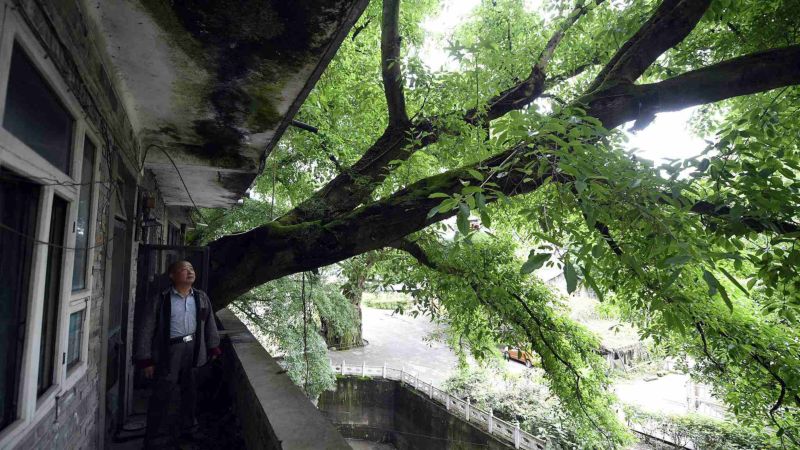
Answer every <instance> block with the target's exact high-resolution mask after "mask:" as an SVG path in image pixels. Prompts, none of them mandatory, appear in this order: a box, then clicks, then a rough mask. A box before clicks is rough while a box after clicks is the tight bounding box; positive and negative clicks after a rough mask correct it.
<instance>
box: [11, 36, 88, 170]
mask: <svg viewBox="0 0 800 450" xmlns="http://www.w3.org/2000/svg"><path fill="white" fill-rule="evenodd" d="M6 92H7V94H6V110H5V116H4V117H3V127H4V128H5V129H6V130H8V131H9V132H11V134H13V135H14V136H16V137H17V139H19V140H21V141H22V142H24V143H25V144H26V145H28V147H30V148H32V149H33V150H34V151H36V153H38V154H40V155H42V157H43V158H44V159H46V160H47V161H49V162H50V163H51V164H53V165H54V166H56V167H57V168H59V169H60V170H61V171H63V172H64V173H66V174H69V169H70V162H71V161H72V151H71V150H72V130H73V123H74V120H73V118H72V116H71V115H70V113H69V111H67V109H66V108H65V107H64V105H63V104H62V103H61V101H60V100H59V99H58V96H56V94H55V92H53V89H51V88H50V86H49V85H48V83H47V81H46V80H45V79H44V77H42V75H41V74H40V73H39V71H38V70H37V69H36V66H34V65H33V62H32V61H31V60H30V58H28V55H26V54H25V51H24V50H22V47H20V46H19V44H16V43H15V44H14V50H13V52H12V54H11V70H10V73H9V76H8V89H7V90H6Z"/></svg>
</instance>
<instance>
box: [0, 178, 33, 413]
mask: <svg viewBox="0 0 800 450" xmlns="http://www.w3.org/2000/svg"><path fill="white" fill-rule="evenodd" d="M39 193H40V189H39V186H36V185H35V184H33V183H29V182H27V181H26V180H24V179H22V178H20V177H18V176H16V175H14V174H13V173H11V172H9V171H7V170H3V169H1V168H0V223H2V227H0V286H2V289H0V355H2V357H0V429H3V428H5V427H6V426H7V425H8V424H10V423H11V422H13V421H14V420H15V419H16V418H17V404H18V396H19V384H20V365H21V361H22V351H23V348H24V331H25V319H26V305H27V300H28V284H29V283H28V281H29V280H30V273H31V261H32V259H33V248H34V245H33V240H32V239H25V238H23V237H21V236H20V234H24V235H28V236H32V235H34V234H35V229H36V212H37V209H38V203H39ZM12 230H13V231H12Z"/></svg>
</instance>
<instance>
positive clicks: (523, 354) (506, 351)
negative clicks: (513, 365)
mask: <svg viewBox="0 0 800 450" xmlns="http://www.w3.org/2000/svg"><path fill="white" fill-rule="evenodd" d="M503 358H505V359H507V360H509V359H513V360H514V361H518V362H521V363H522V364H525V367H528V368H530V367H533V355H532V354H531V353H530V352H528V351H527V350H520V349H519V348H518V347H511V346H508V345H507V346H505V347H503Z"/></svg>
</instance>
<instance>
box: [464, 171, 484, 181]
mask: <svg viewBox="0 0 800 450" xmlns="http://www.w3.org/2000/svg"><path fill="white" fill-rule="evenodd" d="M467 173H469V174H470V175H472V178H475V179H476V180H478V181H483V174H482V173H480V172H478V171H477V170H475V169H467Z"/></svg>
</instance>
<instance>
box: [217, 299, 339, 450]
mask: <svg viewBox="0 0 800 450" xmlns="http://www.w3.org/2000/svg"><path fill="white" fill-rule="evenodd" d="M217 317H218V318H219V320H220V322H221V324H222V327H223V330H222V331H221V334H222V335H223V339H222V341H223V342H222V347H223V352H224V353H223V361H224V365H225V377H226V383H227V384H228V389H229V390H230V392H231V397H232V399H233V401H234V403H235V406H234V409H235V411H236V415H237V416H238V418H239V422H240V423H241V427H242V434H243V437H244V441H245V444H246V445H247V448H249V449H276V450H277V449H281V450H300V449H303V450H312V449H326V450H338V449H343V450H344V449H350V446H349V445H348V444H347V442H346V441H345V440H344V438H343V437H342V435H341V434H340V433H339V431H338V430H337V429H336V427H334V425H333V424H332V423H331V422H330V421H329V420H328V419H327V418H326V417H325V416H324V415H323V414H322V413H321V412H320V411H319V410H318V409H317V408H316V407H314V405H313V404H312V403H311V401H310V400H309V399H308V397H306V396H305V394H304V393H303V392H302V391H301V390H300V388H298V387H297V386H296V385H295V384H294V383H292V381H291V380H290V379H289V377H288V376H287V375H286V373H285V371H284V370H283V369H282V368H281V367H280V366H279V365H278V363H277V362H275V360H274V359H273V358H272V357H271V356H270V355H269V353H267V351H266V350H265V349H264V347H262V346H261V344H260V343H259V342H258V340H256V338H255V337H254V336H253V335H252V334H251V333H250V331H248V330H247V327H245V326H244V324H243V323H242V322H240V321H239V319H238V318H237V317H236V316H235V315H234V314H233V313H232V312H230V311H229V310H227V309H223V310H220V311H218V312H217Z"/></svg>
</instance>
